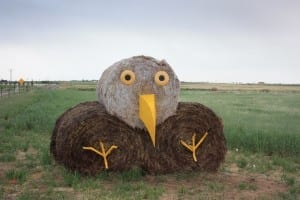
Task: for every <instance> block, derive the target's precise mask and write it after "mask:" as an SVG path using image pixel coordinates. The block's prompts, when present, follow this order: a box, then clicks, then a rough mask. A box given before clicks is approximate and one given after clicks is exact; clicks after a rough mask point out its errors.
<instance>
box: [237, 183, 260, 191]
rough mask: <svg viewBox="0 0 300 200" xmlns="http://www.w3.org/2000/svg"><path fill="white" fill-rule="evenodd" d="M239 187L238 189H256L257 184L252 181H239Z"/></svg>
mask: <svg viewBox="0 0 300 200" xmlns="http://www.w3.org/2000/svg"><path fill="white" fill-rule="evenodd" d="M239 189H240V190H253V191H255V190H257V185H255V184H253V183H247V182H241V183H240V184H239Z"/></svg>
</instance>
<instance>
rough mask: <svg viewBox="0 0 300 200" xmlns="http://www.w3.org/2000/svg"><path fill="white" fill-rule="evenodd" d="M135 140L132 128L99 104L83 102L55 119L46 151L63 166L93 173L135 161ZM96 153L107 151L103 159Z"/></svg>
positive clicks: (128, 165)
mask: <svg viewBox="0 0 300 200" xmlns="http://www.w3.org/2000/svg"><path fill="white" fill-rule="evenodd" d="M139 140H140V138H139V137H136V132H135V130H134V129H133V128H131V127H129V126H128V125H127V124H125V123H124V122H123V121H121V120H119V119H118V118H116V117H114V116H112V115H110V114H108V113H107V112H106V111H105V109H104V107H103V105H101V104H99V103H98V102H85V103H80V104H78V105H77V106H75V107H73V108H70V109H69V110H67V111H66V112H64V113H63V114H62V115H61V116H60V117H59V118H58V119H57V121H56V125H55V128H54V130H53V134H52V139H51V144H50V151H51V153H52V154H53V156H54V158H55V160H56V161H57V162H58V163H60V164H63V165H64V166H65V167H66V168H68V169H70V170H72V171H77V172H79V173H81V174H86V175H95V174H97V173H99V172H100V171H103V170H105V169H106V168H109V169H110V170H112V171H123V170H128V169H130V168H131V167H132V166H135V165H137V163H138V162H139V160H140V158H139V157H140V155H139V152H138V151H136V147H137V146H138V145H139V144H140V143H141V141H139ZM96 151H98V152H96ZM99 153H100V154H107V155H106V158H105V159H106V162H107V163H105V159H104V157H103V156H102V157H101V156H99ZM108 154H109V155H108Z"/></svg>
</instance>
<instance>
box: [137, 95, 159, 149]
mask: <svg viewBox="0 0 300 200" xmlns="http://www.w3.org/2000/svg"><path fill="white" fill-rule="evenodd" d="M139 104H140V108H139V115H140V119H141V120H142V121H143V122H144V124H145V127H146V128H147V130H148V133H149V135H150V138H151V140H152V143H153V146H155V127H156V108H155V96H154V94H144V95H140V99H139Z"/></svg>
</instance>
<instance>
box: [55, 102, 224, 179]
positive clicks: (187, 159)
mask: <svg viewBox="0 0 300 200" xmlns="http://www.w3.org/2000/svg"><path fill="white" fill-rule="evenodd" d="M206 131H207V132H208V136H207V137H206V139H205V140H204V142H203V143H202V145H201V146H200V147H199V149H198V150H197V154H196V155H197V159H198V161H197V162H195V161H194V160H193V157H192V153H191V152H190V151H188V150H187V149H186V148H185V147H184V146H183V145H182V144H180V140H183V141H185V142H186V143H190V141H191V139H192V135H193V134H194V132H196V133H197V135H196V141H198V140H199V139H200V138H201V137H202V135H203V134H204V133H205V132H206ZM156 134H157V135H156V146H155V147H154V146H153V144H152V142H151V140H150V137H149V135H148V134H147V133H146V131H145V130H141V129H133V128H131V127H130V126H128V125H127V124H125V123H124V122H123V121H121V120H119V119H118V118H116V117H114V116H111V115H109V114H107V112H106V111H105V108H104V106H102V105H101V104H99V103H98V102H85V103H81V104H78V105H77V106H75V107H73V108H71V109H69V110H67V111H66V112H65V113H63V114H62V115H61V116H60V117H59V118H58V120H57V122H56V126H55V128H54V130H53V135H52V138H51V144H50V150H51V153H52V154H53V156H54V158H55V160H56V161H57V162H58V163H61V164H63V165H64V166H65V167H66V168H68V169H70V170H73V171H78V172H79V173H81V174H88V175H95V174H97V173H99V172H101V171H103V170H104V169H105V168H104V162H103V158H102V157H100V156H99V155H97V154H95V153H94V152H91V151H87V150H83V149H82V147H83V146H93V147H94V148H96V149H99V140H101V141H102V142H103V143H104V145H105V149H106V150H107V149H108V148H109V147H110V146H111V145H116V146H118V148H117V149H115V150H113V151H112V153H111V154H110V155H109V156H108V164H109V170H110V171H123V170H128V169H130V168H133V167H141V168H143V169H144V170H145V171H146V172H148V173H150V174H163V173H171V172H176V171H192V170H199V171H201V170H205V171H214V170H217V168H218V167H219V165H220V163H221V162H222V161H223V160H224V157H225V153H226V142H225V138H224V134H223V125H222V122H221V120H220V119H219V118H218V117H217V116H216V115H215V114H214V112H213V111H212V110H210V109H209V108H207V107H205V106H203V105H201V104H199V103H179V105H178V109H177V113H176V115H174V116H172V117H169V118H168V119H167V120H166V121H164V122H163V123H162V124H160V125H158V126H157V133H156Z"/></svg>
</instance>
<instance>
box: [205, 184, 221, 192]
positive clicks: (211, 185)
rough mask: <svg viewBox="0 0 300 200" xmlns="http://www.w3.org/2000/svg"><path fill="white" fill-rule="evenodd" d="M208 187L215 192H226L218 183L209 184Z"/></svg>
mask: <svg viewBox="0 0 300 200" xmlns="http://www.w3.org/2000/svg"><path fill="white" fill-rule="evenodd" d="M207 186H208V188H209V189H210V190H212V191H215V192H218V191H223V190H224V185H223V184H221V183H217V182H208V183H207Z"/></svg>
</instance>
